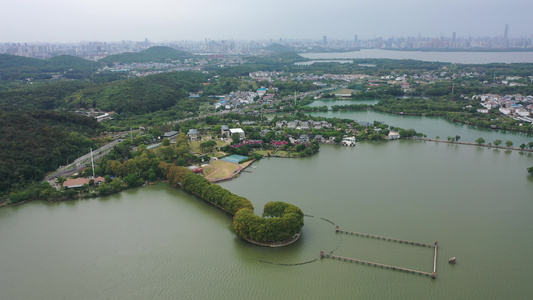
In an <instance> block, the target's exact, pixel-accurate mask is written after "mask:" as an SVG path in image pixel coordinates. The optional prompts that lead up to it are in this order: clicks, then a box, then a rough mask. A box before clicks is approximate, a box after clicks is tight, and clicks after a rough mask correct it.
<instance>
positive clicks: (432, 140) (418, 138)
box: [0, 137, 533, 245]
mask: <svg viewBox="0 0 533 300" xmlns="http://www.w3.org/2000/svg"><path fill="white" fill-rule="evenodd" d="M400 140H402V139H400ZM403 140H412V141H427V142H434V143H447V144H457V145H466V146H475V147H484V148H489V149H490V148H495V149H502V150H509V151H518V152H531V153H533V149H521V148H520V147H507V146H505V145H504V146H496V145H489V144H478V143H475V142H458V141H453V142H452V141H448V140H440V139H432V138H424V137H411V138H405V139H403ZM384 141H389V140H384ZM359 143H360V142H359ZM321 144H327V145H337V146H342V145H341V144H331V143H321ZM319 152H320V151H318V152H316V153H313V154H317V153H319ZM310 156H312V155H310ZM264 157H275V158H301V157H300V156H297V157H290V156H289V157H285V156H276V155H271V156H264ZM306 157H307V156H306ZM253 162H255V159H254V160H251V161H249V162H246V163H245V164H247V165H246V166H244V167H243V166H241V168H240V169H239V170H237V171H236V172H235V173H234V174H233V175H232V176H229V177H226V178H221V179H217V180H214V181H211V180H209V179H208V178H206V179H207V180H209V181H210V182H211V183H214V184H216V183H218V182H224V181H229V180H233V179H237V178H238V177H239V175H240V173H241V171H242V170H245V169H247V168H248V167H250V166H251V165H252V163H253ZM204 178H205V176H204ZM158 183H168V180H162V179H161V180H156V181H154V182H150V183H148V184H145V185H143V186H146V185H155V184H158ZM143 186H141V187H143ZM125 190H128V188H126V189H124V190H122V191H120V192H117V193H114V194H118V193H121V192H123V191H125ZM110 195H112V194H110ZM107 196H109V195H107ZM98 197H105V196H97V197H94V198H98ZM91 198H93V197H88V198H86V197H83V196H79V197H76V198H75V199H65V198H64V197H60V198H56V199H49V200H46V199H28V200H25V201H22V202H17V203H9V204H7V201H4V202H1V203H0V209H2V208H7V207H14V206H19V205H23V204H26V203H28V202H33V201H39V200H41V201H46V202H48V203H55V202H65V201H75V200H82V199H91ZM215 206H216V205H215ZM217 207H218V206H217ZM218 208H220V207H218ZM223 211H224V210H223ZM293 242H294V241H293ZM258 245H259V244H258Z"/></svg>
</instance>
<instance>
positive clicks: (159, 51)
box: [100, 46, 194, 65]
mask: <svg viewBox="0 0 533 300" xmlns="http://www.w3.org/2000/svg"><path fill="white" fill-rule="evenodd" d="M192 57H194V55H193V54H192V53H189V52H185V51H180V50H176V49H173V48H170V47H163V46H157V47H151V48H148V49H146V50H144V51H140V52H126V53H122V54H115V55H109V56H107V57H104V58H102V59H101V60H100V62H103V63H106V64H108V65H112V64H113V63H120V64H127V63H134V62H135V63H147V62H159V63H163V62H169V61H173V60H183V59H185V58H192Z"/></svg>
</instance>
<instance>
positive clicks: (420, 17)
mask: <svg viewBox="0 0 533 300" xmlns="http://www.w3.org/2000/svg"><path fill="white" fill-rule="evenodd" d="M0 1H2V8H3V9H2V10H1V11H0V26H1V27H2V28H4V29H5V30H2V31H1V32H0V43H19V42H25V43H32V42H51V43H69V42H82V41H110V42H111V41H122V40H132V41H143V40H144V39H145V38H147V39H149V40H150V41H152V42H156V43H158V42H165V41H183V40H196V41H199V40H204V39H214V40H220V39H233V40H269V39H275V40H277V39H279V38H282V39H302V40H303V39H312V40H320V39H322V36H328V39H331V40H333V39H344V40H352V39H353V38H354V35H358V37H359V39H370V38H373V37H384V38H389V37H401V36H403V37H407V36H417V35H421V36H424V37H439V36H446V37H450V36H452V35H453V33H454V32H456V35H457V37H469V36H472V37H498V36H503V34H504V30H505V26H506V24H508V25H509V34H508V36H509V38H517V37H531V36H532V35H533V29H532V28H533V26H532V25H533V19H531V17H530V16H529V15H530V12H531V11H533V2H526V1H522V0H509V1H507V2H505V3H502V2H501V1H495V0H470V1H467V2H466V1H460V0H447V1H422V0H404V1H401V2H399V1H389V0H374V1H371V0H354V1H352V0H350V1H347V0H339V1H336V2H335V4H332V3H331V2H328V3H326V2H324V1H317V0H308V1H290V2H288V1H281V0H269V1H265V2H261V3H256V2H249V1H244V0H227V1H223V2H215V1H208V0H197V1H183V0H177V1H170V0H151V1H146V0H129V1H126V0H115V1H103V0H91V1H89V0H49V1H37V0H18V1H7V0H0Z"/></svg>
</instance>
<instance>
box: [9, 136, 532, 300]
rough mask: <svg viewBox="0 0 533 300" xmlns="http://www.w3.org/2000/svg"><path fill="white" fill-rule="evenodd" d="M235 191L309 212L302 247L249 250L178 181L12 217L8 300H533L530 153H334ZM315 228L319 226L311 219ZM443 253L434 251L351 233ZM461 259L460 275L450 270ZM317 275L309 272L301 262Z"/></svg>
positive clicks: (14, 212) (413, 146) (369, 147)
mask: <svg viewBox="0 0 533 300" xmlns="http://www.w3.org/2000/svg"><path fill="white" fill-rule="evenodd" d="M254 166H256V168H254V169H250V170H252V171H253V173H243V174H242V175H241V177H240V178H238V179H236V180H233V181H229V182H225V183H223V184H222V186H223V187H225V188H227V189H229V190H231V191H232V192H234V193H236V194H238V195H242V196H245V197H248V198H249V199H250V200H251V201H252V203H253V204H254V206H255V207H256V213H258V214H259V213H261V211H262V207H263V205H264V204H265V203H267V202H268V201H272V200H282V201H286V202H289V203H292V204H295V205H297V206H299V207H300V208H301V209H302V210H303V211H304V212H305V213H306V214H308V215H309V216H308V217H306V218H305V226H304V228H303V236H302V238H301V240H299V241H298V242H296V243H295V244H293V245H290V246H288V247H284V248H277V249H270V248H262V247H258V246H254V245H250V244H248V243H246V242H244V241H242V240H240V239H239V238H237V237H236V235H235V233H234V232H233V229H232V225H231V223H232V221H231V217H230V216H229V215H227V214H225V213H223V212H221V211H220V210H218V209H217V208H215V207H213V206H211V205H209V204H207V203H205V202H203V201H201V200H198V199H196V198H195V197H193V196H191V195H188V194H186V193H183V192H182V191H180V190H176V189H174V188H171V187H169V186H167V185H165V184H160V185H155V186H149V187H143V188H138V189H133V190H129V191H125V192H123V193H121V194H118V195H113V196H110V197H105V198H96V199H89V200H80V201H72V202H63V203H53V204H51V203H45V202H31V203H28V204H24V205H21V206H17V207H11V208H4V209H1V210H0V240H1V243H0V253H1V255H0V266H1V268H0V290H1V295H2V297H1V298H2V299H10V300H11V299H530V297H531V294H532V293H533V286H532V285H531V284H530V283H531V280H533V275H532V274H531V266H532V265H533V258H532V257H531V249H532V247H533V218H531V213H532V212H533V199H532V198H531V195H532V194H533V178H531V177H530V176H528V175H527V172H526V168H527V167H529V166H533V156H532V155H531V154H530V153H519V152H516V151H514V152H511V151H502V150H494V149H487V148H480V147H473V146H464V145H453V144H445V143H433V142H422V141H393V142H381V143H379V142H375V143H373V142H365V143H358V144H357V146H356V147H342V146H333V145H324V146H322V147H321V149H320V152H319V153H318V154H317V155H314V156H312V157H307V158H302V159H283V158H270V159H263V160H261V161H259V162H256V163H254ZM310 216H313V217H310ZM321 218H324V219H328V220H330V221H332V222H333V223H335V224H336V225H339V226H340V227H341V229H345V230H351V231H358V232H366V233H372V234H376V235H382V236H388V237H395V238H400V239H406V240H412V241H416V242H421V243H433V242H434V241H435V240H438V242H439V245H440V246H439V257H438V268H437V271H438V277H437V279H436V280H432V279H430V278H428V277H425V276H419V275H413V274H408V273H403V272H398V271H391V270H386V269H379V268H375V267H370V266H364V265H360V264H353V263H348V262H342V261H335V260H331V259H322V260H321V259H319V252H320V251H325V252H327V253H330V252H333V254H335V255H340V256H347V257H352V258H358V259H364V260H369V261H375V262H380V263H384V264H392V265H397V266H402V267H407V268H413V269H418V270H421V271H426V272H431V271H432V268H433V250H432V249H429V248H421V247H416V246H409V245H403V244H398V243H391V242H384V241H378V240H373V239H368V238H360V237H352V236H348V235H341V234H335V232H334V230H335V226H334V225H332V224H330V223H328V222H326V221H324V220H323V219H321ZM451 256H456V257H457V264H456V265H449V264H448V263H447V260H448V258H449V257H451ZM298 264H301V265H298Z"/></svg>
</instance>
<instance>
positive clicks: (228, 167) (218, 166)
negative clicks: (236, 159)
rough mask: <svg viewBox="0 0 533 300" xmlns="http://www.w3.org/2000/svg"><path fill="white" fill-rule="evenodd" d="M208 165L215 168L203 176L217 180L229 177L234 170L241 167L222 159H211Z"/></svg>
mask: <svg viewBox="0 0 533 300" xmlns="http://www.w3.org/2000/svg"><path fill="white" fill-rule="evenodd" d="M209 166H210V167H212V168H214V169H215V170H214V171H213V172H211V173H209V174H207V175H206V176H205V178H206V179H209V180H218V179H223V178H228V177H231V176H232V175H233V174H234V173H235V171H237V170H239V169H240V168H241V167H240V166H239V165H237V164H234V163H230V162H227V161H223V160H216V161H213V162H211V163H210V164H209Z"/></svg>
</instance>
